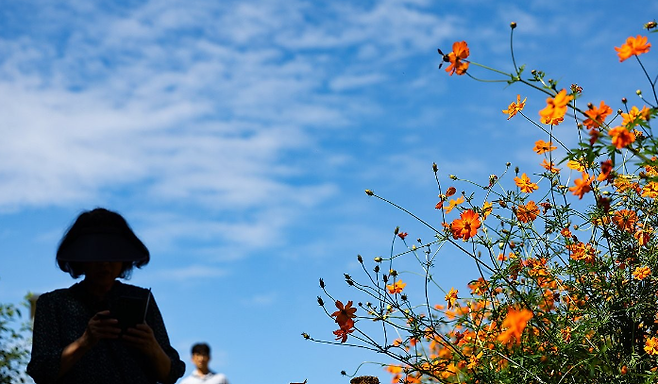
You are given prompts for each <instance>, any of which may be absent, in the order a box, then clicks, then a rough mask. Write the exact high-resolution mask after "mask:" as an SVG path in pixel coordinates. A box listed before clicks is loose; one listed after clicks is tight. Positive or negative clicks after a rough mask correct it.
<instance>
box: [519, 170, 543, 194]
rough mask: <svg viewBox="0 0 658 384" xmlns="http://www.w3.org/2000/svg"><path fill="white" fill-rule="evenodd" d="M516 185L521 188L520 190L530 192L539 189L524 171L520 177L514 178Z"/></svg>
mask: <svg viewBox="0 0 658 384" xmlns="http://www.w3.org/2000/svg"><path fill="white" fill-rule="evenodd" d="M514 182H515V183H516V186H517V187H519V188H521V192H525V193H532V192H533V191H535V190H537V189H539V186H538V185H537V184H535V183H533V182H531V181H530V178H529V177H528V175H526V174H525V173H524V174H522V175H521V177H518V176H516V177H515V178H514Z"/></svg>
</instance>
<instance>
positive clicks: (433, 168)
mask: <svg viewBox="0 0 658 384" xmlns="http://www.w3.org/2000/svg"><path fill="white" fill-rule="evenodd" d="M432 170H433V171H434V173H437V172H439V166H438V165H436V163H432Z"/></svg>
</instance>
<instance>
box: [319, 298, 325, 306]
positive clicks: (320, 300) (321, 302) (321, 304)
mask: <svg viewBox="0 0 658 384" xmlns="http://www.w3.org/2000/svg"><path fill="white" fill-rule="evenodd" d="M318 304H320V306H321V307H324V300H322V298H321V297H320V296H318Z"/></svg>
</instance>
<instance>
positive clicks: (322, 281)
mask: <svg viewBox="0 0 658 384" xmlns="http://www.w3.org/2000/svg"><path fill="white" fill-rule="evenodd" d="M320 288H322V289H324V280H322V279H320Z"/></svg>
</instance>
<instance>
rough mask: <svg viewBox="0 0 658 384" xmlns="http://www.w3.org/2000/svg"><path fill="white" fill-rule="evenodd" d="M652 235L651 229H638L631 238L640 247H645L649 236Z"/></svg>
mask: <svg viewBox="0 0 658 384" xmlns="http://www.w3.org/2000/svg"><path fill="white" fill-rule="evenodd" d="M652 233H653V229H652V228H647V229H645V228H640V229H638V230H637V231H636V232H635V233H634V234H633V237H634V238H635V239H636V240H637V243H638V245H639V246H640V247H642V246H644V245H647V243H649V240H651V234H652Z"/></svg>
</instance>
